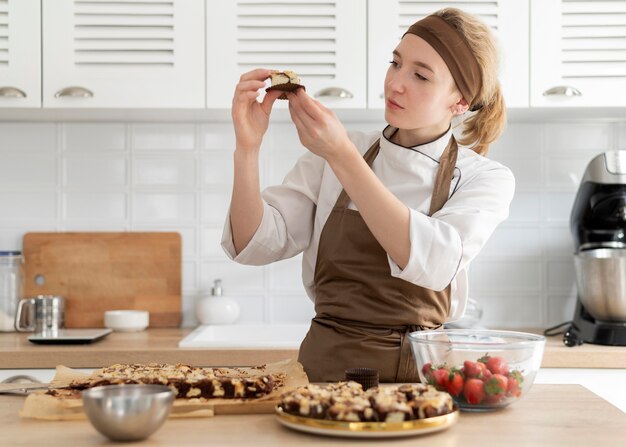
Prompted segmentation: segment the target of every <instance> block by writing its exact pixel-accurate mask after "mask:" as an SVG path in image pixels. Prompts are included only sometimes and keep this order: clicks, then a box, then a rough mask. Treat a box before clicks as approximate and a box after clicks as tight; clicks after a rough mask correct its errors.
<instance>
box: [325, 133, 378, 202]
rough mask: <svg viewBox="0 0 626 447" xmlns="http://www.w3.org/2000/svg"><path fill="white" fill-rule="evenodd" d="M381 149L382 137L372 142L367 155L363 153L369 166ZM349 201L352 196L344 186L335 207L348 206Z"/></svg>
mask: <svg viewBox="0 0 626 447" xmlns="http://www.w3.org/2000/svg"><path fill="white" fill-rule="evenodd" d="M379 150H380V138H377V139H376V141H374V144H372V145H371V146H370V148H369V149H368V150H367V152H366V153H365V155H363V159H364V160H365V162H366V163H367V165H368V166H369V167H372V163H373V162H374V159H375V158H376V156H377V155H378V151H379ZM349 201H350V197H349V196H348V193H347V192H346V190H345V189H343V188H342V189H341V194H339V198H338V199H337V202H336V203H335V208H337V209H344V208H346V207H347V206H348V202H349Z"/></svg>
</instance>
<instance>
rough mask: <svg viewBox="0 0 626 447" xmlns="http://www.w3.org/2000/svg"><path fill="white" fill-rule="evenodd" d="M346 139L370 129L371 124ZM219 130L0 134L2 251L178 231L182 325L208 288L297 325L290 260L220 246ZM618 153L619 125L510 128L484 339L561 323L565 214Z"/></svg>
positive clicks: (483, 302) (279, 126)
mask: <svg viewBox="0 0 626 447" xmlns="http://www.w3.org/2000/svg"><path fill="white" fill-rule="evenodd" d="M347 127H348V128H350V129H359V130H366V129H376V128H381V127H382V125H379V124H377V123H371V122H353V123H348V124H347ZM233 144H234V139H233V132H232V126H231V124H230V123H213V124H197V123H182V124H181V123H165V124H164V123H153V124H143V123H131V124H127V123H72V122H61V123H0V209H1V210H2V212H1V213H0V250H14V249H20V248H21V240H22V236H23V235H24V233H26V232H29V231H130V230H135V231H178V232H180V233H181V235H182V239H183V308H182V312H183V325H185V326H193V325H195V324H196V321H195V317H194V304H195V301H196V300H197V299H198V297H200V296H202V295H204V294H207V293H208V291H209V290H210V287H211V285H212V283H213V281H214V279H216V278H221V279H222V281H223V286H224V291H225V294H227V295H229V296H230V297H232V298H234V299H236V300H237V301H238V302H239V304H240V307H241V310H242V312H241V317H240V322H241V323H253V322H254V323H287V322H308V321H309V320H310V318H311V317H312V316H313V306H312V304H311V302H310V301H309V300H308V298H307V297H306V296H305V293H304V290H303V287H302V284H301V276H300V264H299V263H300V257H296V258H293V259H289V260H285V261H282V262H278V263H275V264H272V265H269V266H265V267H249V266H241V265H238V264H235V263H233V262H231V261H229V260H228V258H227V257H226V256H225V254H224V253H223V252H222V250H221V247H220V243H219V242H220V237H221V233H222V225H223V222H224V216H225V214H226V210H227V208H228V204H229V200H230V192H231V184H232V178H233V176H232V148H233ZM614 149H624V150H626V123H614V122H598V121H582V122H581V121H576V122H571V123H564V122H553V123H549V122H548V123H521V122H516V123H511V124H509V126H508V128H507V131H506V132H505V134H504V135H503V137H502V138H501V139H500V140H499V141H498V142H497V143H496V144H494V145H493V146H492V149H491V153H490V156H491V157H493V158H494V159H496V160H499V161H501V162H502V163H504V164H505V165H507V166H509V167H510V168H511V169H512V170H513V172H514V173H515V176H516V179H517V191H516V196H515V199H514V201H513V204H512V207H511V213H510V218H509V219H508V220H507V221H506V222H505V223H503V224H502V225H501V226H500V227H499V228H498V229H497V230H496V232H495V233H494V235H493V236H492V238H491V239H490V240H489V242H488V243H487V245H486V246H485V248H484V250H483V251H482V253H481V254H480V255H479V256H478V257H477V258H476V260H475V261H474V262H473V264H472V267H471V269H470V281H471V290H470V295H471V296H472V297H473V298H474V299H476V300H477V301H478V303H479V304H480V306H481V307H482V308H483V312H484V314H483V321H482V324H483V325H484V326H487V327H509V328H518V327H528V326H542V327H544V326H548V325H553V324H556V323H559V322H562V321H565V320H568V319H570V318H571V317H572V315H573V311H574V304H575V278H574V267H573V260H572V249H573V247H572V241H571V237H570V234H569V229H568V220H569V212H570V209H571V206H572V203H573V200H574V195H575V193H576V190H577V188H578V182H579V181H580V178H581V176H582V173H583V172H584V169H585V167H586V165H587V163H588V162H589V160H590V159H591V158H592V157H593V156H594V155H596V154H598V153H600V152H602V151H605V150H614ZM261 153H262V155H261V163H260V166H261V182H262V185H263V186H267V185H270V184H275V183H279V182H280V181H281V180H282V178H283V176H284V174H285V173H286V172H287V171H288V170H289V168H290V167H291V166H292V165H293V163H294V162H295V160H296V159H297V158H298V157H299V156H300V155H301V154H302V153H304V149H303V148H302V147H301V146H300V144H299V142H298V138H297V135H296V133H295V130H294V128H293V125H292V124H291V123H288V122H277V123H273V124H272V125H271V126H270V129H269V131H268V134H267V137H266V139H265V142H264V144H263V148H262V152H261Z"/></svg>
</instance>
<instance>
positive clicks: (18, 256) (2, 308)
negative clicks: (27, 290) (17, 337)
mask: <svg viewBox="0 0 626 447" xmlns="http://www.w3.org/2000/svg"><path fill="white" fill-rule="evenodd" d="M22 260H23V258H22V253H21V252H19V251H0V332H13V331H15V312H16V310H17V302H18V301H19V300H20V299H21V298H22V291H23V288H24V272H23V269H22Z"/></svg>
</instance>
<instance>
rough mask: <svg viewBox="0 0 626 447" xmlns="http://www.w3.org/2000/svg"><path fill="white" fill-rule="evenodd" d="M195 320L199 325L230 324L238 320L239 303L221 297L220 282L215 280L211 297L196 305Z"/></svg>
mask: <svg viewBox="0 0 626 447" xmlns="http://www.w3.org/2000/svg"><path fill="white" fill-rule="evenodd" d="M196 318H197V319H198V321H199V322H200V323H201V324H232V323H234V322H236V321H237V319H238V318H239V303H237V301H235V300H233V299H232V298H226V297H224V296H222V280H221V279H216V280H215V285H214V286H213V287H212V288H211V295H210V296H205V297H202V298H200V299H199V300H198V302H197V303H196Z"/></svg>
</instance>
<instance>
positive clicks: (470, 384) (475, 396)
mask: <svg viewBox="0 0 626 447" xmlns="http://www.w3.org/2000/svg"><path fill="white" fill-rule="evenodd" d="M483 395H484V389H483V381H482V380H480V379H467V380H466V381H465V385H463V396H464V397H465V400H466V401H467V403H468V404H472V405H477V404H479V403H480V402H481V401H482V400H483Z"/></svg>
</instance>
